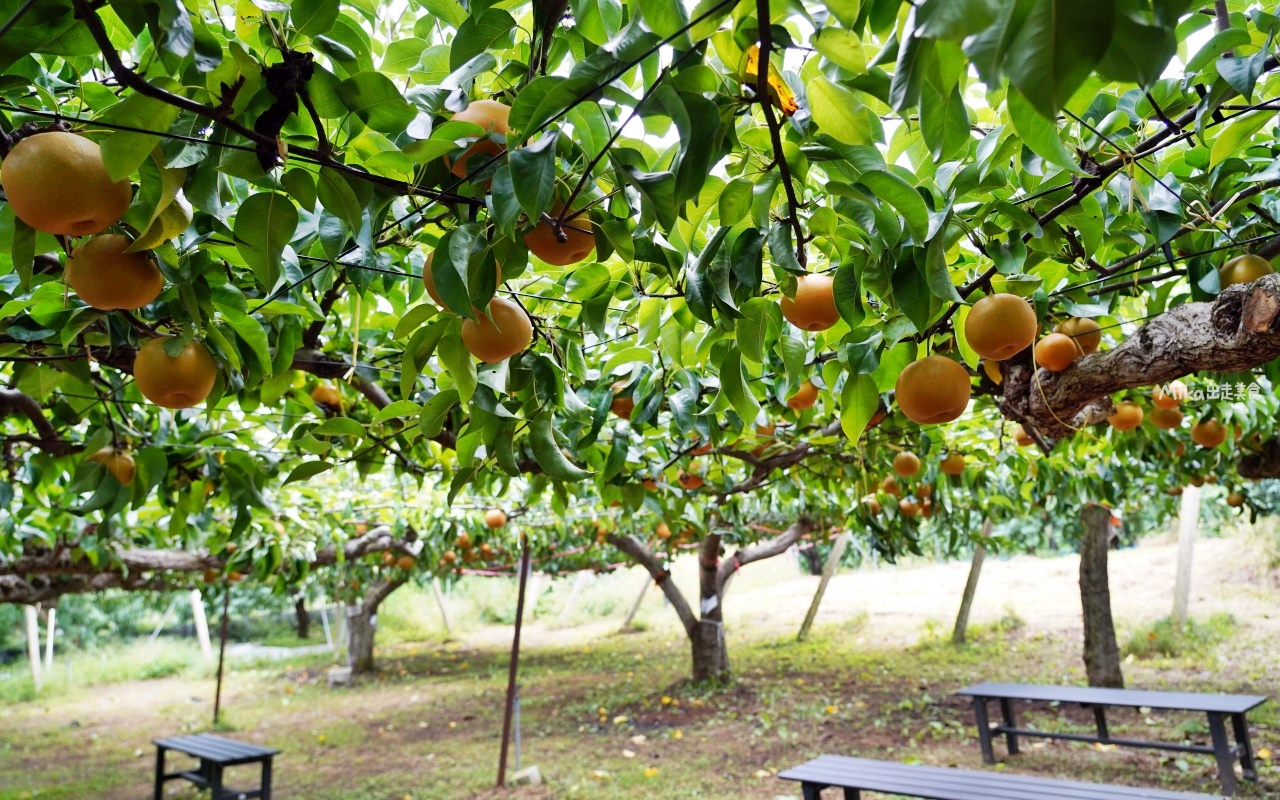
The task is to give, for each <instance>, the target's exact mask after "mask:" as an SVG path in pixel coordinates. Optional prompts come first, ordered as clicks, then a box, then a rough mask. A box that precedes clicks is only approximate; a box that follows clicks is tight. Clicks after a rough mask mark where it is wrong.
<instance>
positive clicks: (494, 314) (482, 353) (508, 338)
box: [462, 297, 533, 364]
mask: <svg viewBox="0 0 1280 800" xmlns="http://www.w3.org/2000/svg"><path fill="white" fill-rule="evenodd" d="M490 318H492V319H490ZM532 342H533V323H532V322H530V321H529V315H528V314H526V313H524V309H523V308H521V307H520V306H519V305H517V304H516V303H513V302H512V301H510V300H508V299H506V298H505V297H495V298H493V300H491V301H489V316H488V317H486V316H483V315H479V316H477V318H476V319H464V320H463V321H462V343H463V344H464V345H466V347H467V350H469V351H470V352H471V355H473V356H475V357H476V358H478V359H480V360H481V361H483V362H485V363H486V364H497V363H499V362H501V361H505V360H507V359H508V358H510V357H511V356H514V355H516V354H517V353H521V352H524V350H525V348H527V347H528V346H529V345H530V344H531V343H532Z"/></svg>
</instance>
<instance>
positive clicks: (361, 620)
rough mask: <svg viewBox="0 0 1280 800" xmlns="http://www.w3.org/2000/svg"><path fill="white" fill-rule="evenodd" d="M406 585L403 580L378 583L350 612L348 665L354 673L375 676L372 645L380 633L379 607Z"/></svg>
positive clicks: (348, 618)
mask: <svg viewBox="0 0 1280 800" xmlns="http://www.w3.org/2000/svg"><path fill="white" fill-rule="evenodd" d="M404 582H405V579H404V578H397V579H396V580H393V581H385V580H379V581H377V582H375V583H374V584H373V585H372V586H371V587H369V591H367V592H365V595H364V597H363V598H362V599H361V600H360V604H359V605H355V606H351V607H349V608H348V609H347V664H348V665H349V666H350V667H351V671H352V672H354V673H362V672H373V671H374V670H375V669H377V664H376V663H375V662H374V660H373V642H374V638H375V637H376V635H377V632H378V606H380V605H382V601H383V600H386V599H387V597H389V596H390V595H391V593H392V592H394V591H395V590H396V589H399V588H400V587H401V586H403V585H404Z"/></svg>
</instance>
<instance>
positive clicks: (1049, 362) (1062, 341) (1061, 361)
mask: <svg viewBox="0 0 1280 800" xmlns="http://www.w3.org/2000/svg"><path fill="white" fill-rule="evenodd" d="M1081 355H1083V353H1082V352H1080V347H1079V345H1077V344H1076V343H1075V341H1074V340H1073V339H1072V338H1071V337H1070V336H1067V335H1066V334H1062V333H1051V334H1049V335H1048V336H1046V337H1044V338H1043V339H1041V340H1040V341H1038V342H1036V350H1035V356H1036V363H1037V364H1039V365H1040V366H1041V367H1044V368H1045V369H1047V370H1049V371H1050V372H1062V371H1063V370H1064V369H1066V368H1067V367H1069V366H1071V362H1073V361H1075V360H1076V359H1077V358H1079V357H1080V356H1081Z"/></svg>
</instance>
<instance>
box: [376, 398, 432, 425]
mask: <svg viewBox="0 0 1280 800" xmlns="http://www.w3.org/2000/svg"><path fill="white" fill-rule="evenodd" d="M421 410H422V408H421V407H420V406H419V405H418V404H417V403H415V402H413V401H412V400H396V401H395V402H393V403H392V404H391V405H389V406H387V407H386V408H383V409H381V410H379V411H378V413H377V414H374V415H373V424H374V425H380V424H382V423H383V422H386V421H387V420H389V419H401V418H402V417H410V416H413V415H414V414H418V413H419V412H421Z"/></svg>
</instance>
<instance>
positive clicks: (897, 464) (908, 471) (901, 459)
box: [893, 450, 920, 478]
mask: <svg viewBox="0 0 1280 800" xmlns="http://www.w3.org/2000/svg"><path fill="white" fill-rule="evenodd" d="M893 471H894V472H896V473H898V474H899V475H901V476H902V477H904V478H910V477H911V476H912V475H915V474H916V473H917V472H919V471H920V457H919V456H917V455H916V454H915V453H910V452H907V451H905V450H904V451H902V452H901V453H898V454H897V455H896V456H894V457H893Z"/></svg>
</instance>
